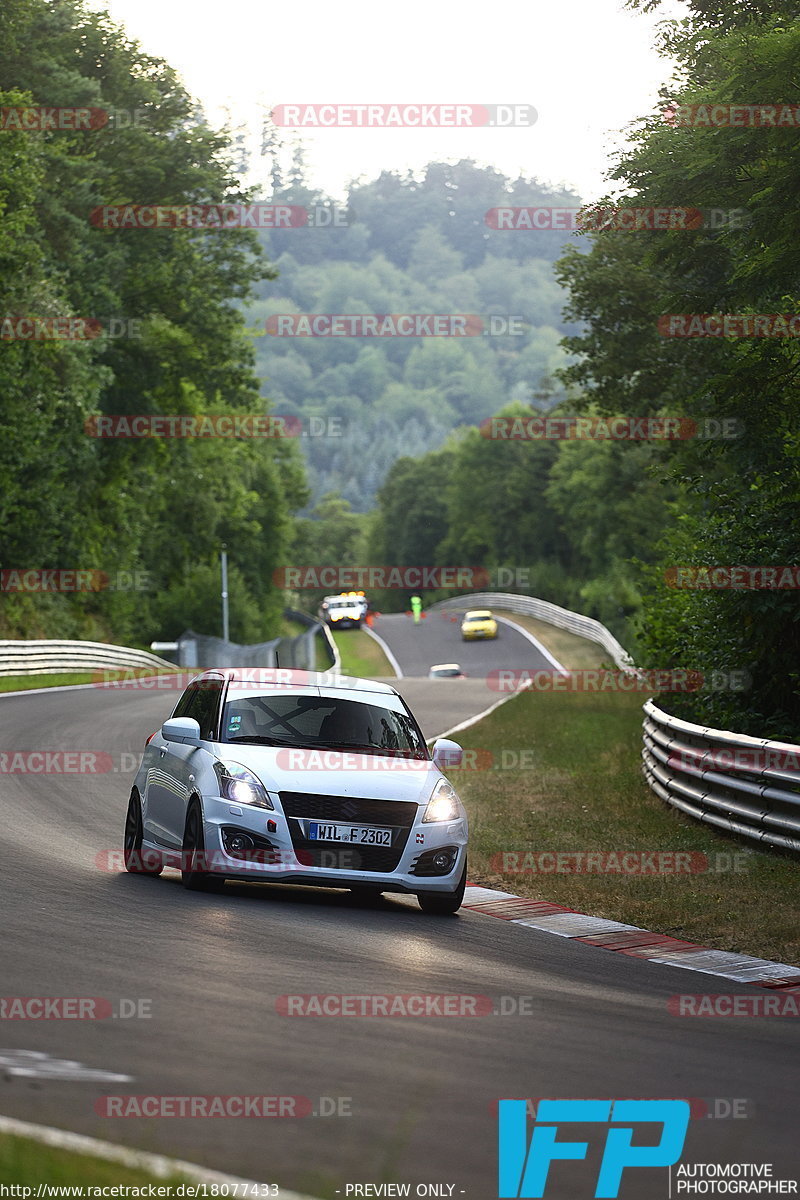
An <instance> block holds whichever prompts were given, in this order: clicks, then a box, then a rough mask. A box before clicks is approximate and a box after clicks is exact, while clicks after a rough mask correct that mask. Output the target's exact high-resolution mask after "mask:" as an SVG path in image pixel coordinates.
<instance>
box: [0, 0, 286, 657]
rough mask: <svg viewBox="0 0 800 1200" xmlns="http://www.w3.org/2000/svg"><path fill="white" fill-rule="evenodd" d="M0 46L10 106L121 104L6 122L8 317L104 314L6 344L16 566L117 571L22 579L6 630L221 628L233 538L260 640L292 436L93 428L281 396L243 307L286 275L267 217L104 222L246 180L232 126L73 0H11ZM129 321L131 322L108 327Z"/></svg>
mask: <svg viewBox="0 0 800 1200" xmlns="http://www.w3.org/2000/svg"><path fill="white" fill-rule="evenodd" d="M0 45H2V56H0V107H2V109H3V110H4V112H9V111H10V112H13V111H14V110H18V109H20V108H23V107H25V106H31V105H47V106H52V107H64V108H75V107H76V106H86V107H88V108H95V109H99V110H101V111H102V112H104V113H106V114H111V116H112V118H114V117H116V119H110V120H106V122H105V123H104V124H103V125H101V126H97V127H92V128H88V129H84V128H81V129H76V130H70V129H68V128H57V129H51V130H47V131H41V132H31V131H29V130H27V129H23V128H15V127H14V126H13V124H11V122H10V121H6V122H5V123H4V129H3V131H2V132H0V293H1V294H2V306H1V311H2V313H3V316H4V318H8V319H10V320H11V328H12V329H15V328H17V327H18V322H19V320H20V319H22V318H33V319H38V320H45V319H49V320H51V321H56V320H58V319H61V318H67V319H70V318H79V319H82V320H92V321H96V322H98V323H99V325H100V326H101V327H102V329H103V331H104V332H103V333H102V334H101V335H100V336H98V337H94V338H92V339H89V340H85V339H84V340H72V339H59V338H51V337H43V338H40V339H36V340H29V339H26V338H15V337H8V336H4V338H3V340H2V342H0V398H1V400H0V479H1V480H2V483H0V528H2V564H3V567H4V568H6V569H19V568H56V569H68V568H74V567H81V568H84V569H90V570H93V571H96V572H97V573H98V574H97V576H95V577H93V578H97V579H98V580H101V581H102V582H103V583H107V584H108V586H105V587H103V588H102V590H100V591H98V592H96V593H92V592H90V593H88V594H82V593H81V594H43V595H37V594H28V593H26V592H14V591H6V594H5V595H4V596H3V604H2V615H1V617H0V619H1V620H2V632H3V633H4V634H5V635H6V636H50V637H57V636H62V637H64V636H67V637H69V636H83V637H87V636H88V637H92V636H95V637H96V636H103V635H106V636H108V635H110V634H113V637H114V638H115V639H116V640H117V641H122V642H126V641H135V642H142V643H144V644H147V643H148V642H149V641H150V639H151V638H152V637H157V636H159V635H160V636H174V635H175V634H177V633H180V632H181V630H183V629H185V628H186V627H187V626H188V625H196V626H197V627H198V628H206V627H210V628H212V629H217V628H218V627H219V606H220V601H219V598H218V593H219V585H218V571H219V568H218V553H219V548H220V545H221V543H223V542H226V543H227V544H228V546H229V547H230V550H231V561H232V578H231V588H230V590H231V598H232V611H231V620H232V625H231V628H232V633H233V636H235V637H236V638H238V639H239V640H248V641H249V640H253V641H255V640H260V639H261V637H263V636H264V634H263V631H264V629H265V628H268V627H270V626H271V625H274V623H275V622H276V620H277V619H278V616H279V614H280V612H281V609H282V597H281V596H280V595H279V594H278V593H276V592H275V591H274V589H273V588H272V587H271V584H270V582H269V581H270V576H271V572H272V570H273V569H274V567H275V566H276V565H277V564H279V563H281V562H282V561H284V556H285V554H286V553H287V548H288V544H289V538H290V535H291V512H292V511H293V510H296V509H297V508H298V507H302V505H303V504H304V503H305V502H306V499H307V491H306V484H305V477H304V471H303V465H302V460H301V458H300V455H299V453H298V451H297V443H296V442H294V441H291V440H289V439H286V440H277V439H249V440H244V439H240V440H223V439H216V438H215V439H206V440H202V439H198V438H170V439H162V438H146V439H125V440H123V439H111V438H108V439H99V438H96V437H91V436H87V432H86V422H87V420H88V419H89V418H91V417H92V416H94V415H97V414H123V413H128V414H133V413H142V414H157V413H167V414H171V413H184V414H200V413H204V412H208V413H229V412H236V413H256V412H258V413H261V412H263V411H264V408H265V402H264V401H263V400H262V399H261V398H260V394H259V391H260V389H259V383H258V378H257V375H256V373H255V369H254V355H253V349H252V341H251V339H249V338H248V336H247V333H246V330H245V328H244V326H243V322H242V318H241V313H240V305H241V303H242V302H243V300H244V299H245V298H246V297H247V295H248V292H249V290H250V288H251V287H252V286H253V285H254V283H255V282H256V281H258V280H260V279H263V278H264V277H265V276H269V275H271V274H272V273H273V271H272V268H271V267H270V266H269V264H268V263H267V260H266V258H265V257H264V255H263V253H262V251H261V247H260V246H259V244H258V241H257V239H256V237H255V234H253V233H252V232H250V231H247V230H238V229H233V230H226V231H225V233H224V235H221V234H220V231H219V230H213V229H211V230H203V229H180V230H175V229H170V228H163V229H150V230H147V231H145V230H143V229H135V228H133V229H118V230H117V229H105V228H101V227H98V226H97V225H95V224H92V223H91V221H90V214H91V213H92V212H93V211H94V210H96V209H97V208H98V207H99V206H101V205H109V204H123V203H140V202H141V201H142V200H143V199H144V200H146V201H147V202H149V203H157V204H163V205H181V204H187V203H195V202H198V201H199V202H203V201H206V202H211V203H214V202H216V203H219V202H221V201H223V200H231V201H234V202H236V201H241V200H244V199H246V197H245V196H244V195H243V194H242V192H241V188H240V185H239V183H238V181H237V178H236V176H235V174H234V171H233V169H232V165H231V147H230V145H229V142H228V139H227V138H226V137H224V136H222V135H221V134H219V133H216V132H214V131H213V130H211V129H210V128H208V126H207V125H206V124H205V122H204V121H203V117H202V113H201V112H199V111H198V109H197V107H196V105H195V104H194V103H193V102H192V101H191V99H190V98H189V96H188V95H187V93H186V91H185V90H184V88H183V86H182V85H181V83H180V81H179V80H178V79H177V78H176V76H175V73H174V72H173V71H172V70H171V69H170V68H169V67H168V66H167V65H166V64H165V63H163V62H160V61H157V60H154V59H152V58H150V57H148V56H147V55H146V54H145V53H144V52H143V51H142V50H141V48H140V47H138V46H137V45H135V44H133V43H131V42H130V41H128V40H127V39H126V38H125V37H124V35H123V33H122V31H121V30H120V29H119V28H118V27H116V26H115V25H114V24H113V23H112V22H111V21H110V20H109V19H108V17H107V16H106V15H104V14H98V13H95V12H92V11H90V10H88V9H86V8H84V7H83V6H82V5H81V4H80V3H78V2H77V0H58V2H56V3H47V2H45V0H4V3H3V5H2V8H0ZM133 113H135V114H136V120H135V121H133V120H131V119H130V117H129V116H128V119H121V117H120V114H133ZM112 322H116V324H112ZM131 322H134V323H133V324H131ZM15 323H17V324H15ZM120 329H122V330H124V331H129V332H130V333H131V336H119V337H112V336H110V331H111V330H114V331H118V330H120ZM131 581H133V582H134V586H133V587H131ZM136 581H139V582H140V584H141V585H142V586H138V587H137V586H136ZM265 581H266V582H265Z"/></svg>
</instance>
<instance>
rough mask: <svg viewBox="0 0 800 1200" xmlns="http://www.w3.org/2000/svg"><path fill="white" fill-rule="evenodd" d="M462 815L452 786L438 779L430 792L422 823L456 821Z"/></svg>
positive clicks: (459, 802)
mask: <svg viewBox="0 0 800 1200" xmlns="http://www.w3.org/2000/svg"><path fill="white" fill-rule="evenodd" d="M462 815H463V809H462V808H461V801H460V800H459V798H458V793H457V792H456V790H455V788H454V787H453V786H452V784H450V783H448V782H447V780H446V779H440V780H439V782H438V783H437V784H436V787H435V788H434V789H433V791H432V792H431V798H430V800H429V801H428V807H427V808H426V809H425V816H424V817H423V818H422V820H423V821H457V820H458V818H459V817H460V816H462Z"/></svg>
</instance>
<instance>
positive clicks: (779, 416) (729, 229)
mask: <svg viewBox="0 0 800 1200" xmlns="http://www.w3.org/2000/svg"><path fill="white" fill-rule="evenodd" d="M632 6H633V7H647V8H653V7H657V6H656V5H654V4H650V3H649V2H648V0H633V3H632ZM689 9H690V14H691V15H690V17H689V19H688V20H686V21H683V22H680V23H667V24H666V25H665V26H664V27H663V38H662V40H663V47H664V50H665V51H666V52H667V53H669V54H670V55H671V56H673V57H674V58H675V59H676V61H677V63H678V73H677V78H676V81H675V83H674V85H673V86H672V87H671V88H670V89H664V91H663V93H662V95H663V100H662V104H661V107H662V108H663V106H664V103H665V102H666V101H667V100H674V101H676V102H677V103H678V104H681V105H693V104H701V103H705V104H749V103H758V104H762V103H768V104H782V103H787V104H795V103H796V99H797V79H796V67H797V62H798V59H800V24H798V21H797V16H798V7H797V4H795V3H780V2H773V0H769V3H768V4H767V3H762V2H760V0H759V2H756V0H727V2H726V3H722V4H720V3H714V4H710V3H707V2H706V0H691V2H690V4H689ZM612 178H613V179H615V180H616V181H617V183H618V184H619V185H620V186H621V187H622V188H624V189H625V196H624V198H623V199H622V200H618V201H616V203H621V204H626V203H628V202H629V203H631V204H635V205H636V206H670V205H691V206H694V207H697V208H701V209H710V208H716V209H722V210H728V211H730V210H733V211H734V212H736V213H737V214H742V213H743V214H744V218H743V219H739V220H737V221H736V222H735V223H730V224H726V225H724V226H722V227H720V228H718V229H712V228H703V229H699V230H696V231H693V232H678V231H675V232H655V231H654V232H652V233H637V234H635V235H626V234H615V233H604V234H601V235H600V236H598V237H597V238H596V239H595V240H594V244H593V246H592V249H591V251H590V253H589V254H587V255H579V254H577V253H576V252H574V251H570V252H568V253H567V254H566V255H565V256H564V258H563V259H562V261H561V264H560V267H559V278H560V279H561V280H562V282H564V283H565V284H566V285H568V286H569V287H570V288H571V299H570V305H569V310H568V312H569V315H570V316H571V317H572V318H573V319H575V320H583V321H586V322H587V323H588V328H587V329H586V331H585V332H582V333H580V334H578V335H576V336H574V337H571V338H569V339H568V340H567V346H568V348H569V349H570V350H571V351H573V352H575V353H576V354H578V355H579V356H580V357H579V358H578V360H577V361H576V362H575V363H574V364H573V365H571V366H570V367H569V368H568V370H567V371H566V372H565V376H566V378H567V379H568V380H569V382H571V383H573V384H578V385H580V386H582V387H584V388H586V389H587V390H588V393H589V396H590V398H591V400H592V401H593V402H594V403H595V404H596V405H599V406H600V407H601V408H602V409H603V410H605V411H609V412H611V411H613V412H617V411H620V410H622V411H623V412H626V413H630V414H634V415H640V414H644V413H648V412H659V411H665V412H669V413H671V414H680V413H686V414H688V415H690V416H692V417H702V416H705V415H708V416H710V417H713V418H734V419H735V420H736V421H737V422H738V423H739V428H740V430H741V431H742V436H741V437H739V438H738V439H732V440H727V441H726V440H717V441H708V442H703V441H696V442H684V443H674V444H673V448H672V453H671V455H670V456H668V457H669V460H670V461H669V472H670V477H671V480H672V492H673V495H674V496H675V498H676V503H675V507H674V509H673V516H672V520H671V522H670V525H669V526H668V527H667V529H666V531H665V532H663V533H662V534H661V536H660V539H659V540H658V542H657V547H656V553H657V564H658V565H657V566H654V567H653V568H652V569H650V570H648V569H646V568H643V571H642V578H641V581H640V582H641V588H642V594H643V597H644V608H643V611H642V614H641V619H640V638H641V646H642V647H643V652H644V653H645V654H646V661H647V664H648V665H652V666H657V667H667V666H671V665H678V664H680V665H681V666H686V667H691V668H694V669H696V670H699V671H701V672H702V673H703V674H704V675H705V676H706V677H707V678H709V679H713V678H714V673H715V672H729V671H745V670H746V671H750V673H751V675H752V686H751V687H750V688H749V689H748V690H746V691H742V692H735V691H731V690H724V689H718V688H717V689H713V688H712V689H710V690H709V689H705V690H704V691H703V692H700V693H697V694H696V695H694V696H689V697H684V698H681V699H678V698H676V699H675V700H674V701H673V707H674V708H675V710H676V711H680V712H681V713H682V714H683V715H686V716H689V717H690V718H695V719H699V720H702V721H703V722H705V723H708V724H717V725H723V726H726V727H731V728H735V729H738V730H741V731H744V732H749V733H753V734H757V735H760V736H765V735H768V734H773V735H778V736H783V737H787V738H790V739H791V740H796V739H797V727H798V717H800V680H798V673H797V670H796V667H795V665H794V664H795V661H796V654H797V648H798V621H799V620H800V605H798V599H797V592H796V591H794V592H792V591H777V592H776V591H749V590H737V591H689V592H679V591H676V590H675V589H674V588H670V587H669V586H668V583H667V579H666V576H665V573H666V572H667V571H668V570H669V568H671V567H675V566H681V565H683V566H692V565H699V566H715V565H751V566H760V565H767V566H773V565H774V566H778V565H784V564H795V563H797V562H798V549H800V545H799V544H798V537H797V529H798V527H799V526H800V470H798V438H797V432H796V410H797V406H798V403H800V383H799V382H798V381H799V380H800V351H798V343H797V341H796V340H794V339H790V338H787V339H774V338H743V339H737V338H731V337H729V338H712V339H695V340H691V339H690V340H686V339H675V338H673V339H671V338H665V337H661V336H659V334H658V332H657V328H656V321H657V318H658V316H659V315H661V314H666V313H734V314H739V313H797V312H798V311H800V294H798V284H797V281H798V277H800V236H798V235H800V215H799V214H798V208H797V203H796V197H797V193H798V188H800V158H799V157H798V154H797V130H796V128H787V127H777V126H776V127H769V126H766V125H756V126H741V127H733V128H724V127H723V128H703V127H697V128H693V127H681V126H675V127H673V126H671V125H670V124H669V123H668V122H666V121H665V120H664V119H663V117H662V114H661V113H660V112H656V113H653V114H652V115H651V116H650V117H648V118H646V119H643V120H642V121H641V122H639V124H638V126H637V128H636V129H635V130H634V131H633V133H632V135H631V139H630V145H629V148H628V149H627V150H626V152H625V153H624V154H623V155H622V157H621V159H620V162H619V164H618V166H617V167H616V169H615V170H614V172H613V174H612ZM628 453H630V452H629V451H628ZM654 532H655V533H656V535H658V534H659V529H658V528H657V527H656V528H655V530H654Z"/></svg>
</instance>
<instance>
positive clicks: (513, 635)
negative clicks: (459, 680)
mask: <svg viewBox="0 0 800 1200" xmlns="http://www.w3.org/2000/svg"><path fill="white" fill-rule="evenodd" d="M373 628H374V630H375V633H377V634H378V635H379V636H380V637H382V638H383V640H384V641H385V642H386V644H387V645H388V646H389V648H390V649H391V651H392V653H393V654H394V656H395V658H396V659H397V661H398V663H399V665H400V669H401V671H402V672H403V675H410V676H421V677H423V678H426V677H427V675H428V671H429V670H430V668H431V667H432V666H433V664H434V663H446V662H457V663H459V665H460V666H461V668H462V670H463V671H464V672H465V673H466V675H467V677H468V678H469V679H483V678H485V677H486V676H487V675H488V674H489V672H491V671H494V670H496V669H498V668H502V667H511V668H515V667H516V668H523V669H529V670H553V664H552V663H551V662H550V661H549V660H548V659H547V658H546V657H545V656H544V655H543V654H542V653H541V651H539V650H537V648H536V646H535V645H534V644H533V643H532V642H531V641H529V640H528V638H526V637H525V635H524V633H523V632H521V631H520V629H519V628H518V627H514V626H512V625H507V624H505V622H503V623H501V624H500V631H499V635H498V637H497V638H492V639H491V640H490V641H470V642H465V641H463V640H462V638H461V614H460V613H450V612H445V610H444V609H440V608H434V609H431V610H430V611H429V612H427V613H426V614H425V616H424V617H423V618H422V619H421V620H420V622H419V624H417V625H415V624H414V621H413V619H412V618H411V617H410V616H406V614H405V613H387V614H385V615H381V616H379V617H377V618H376V620H375V624H374V626H373ZM497 698H498V693H496V692H495V693H494V699H495V700H496V699H497Z"/></svg>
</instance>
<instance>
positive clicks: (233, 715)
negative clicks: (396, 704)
mask: <svg viewBox="0 0 800 1200" xmlns="http://www.w3.org/2000/svg"><path fill="white" fill-rule="evenodd" d="M222 740H223V741H225V742H249V743H250V744H251V745H256V746H258V745H261V746H304V747H309V748H312V747H313V748H317V749H323V748H324V749H328V750H348V751H350V750H355V751H358V750H360V751H364V752H368V753H370V754H382V755H389V756H395V757H403V758H428V757H429V755H428V750H427V747H426V745H425V738H424V737H423V736H422V732H421V730H420V728H419V726H418V725H417V723H416V721H415V720H414V718H413V717H412V716H410V714H408V713H405V712H395V711H394V710H393V709H389V708H384V707H383V706H382V705H380V704H370V703H367V702H364V701H361V700H345V699H342V698H340V697H335V696H298V695H294V694H289V695H286V694H283V695H266V696H237V697H235V698H234V699H231V700H228V702H227V703H226V705H225V709H224V712H223V719H222Z"/></svg>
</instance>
